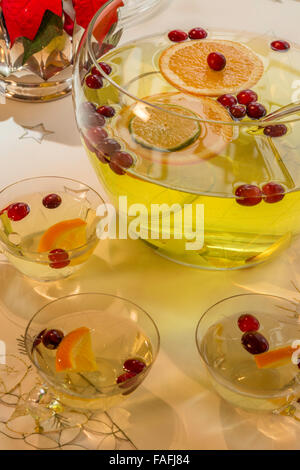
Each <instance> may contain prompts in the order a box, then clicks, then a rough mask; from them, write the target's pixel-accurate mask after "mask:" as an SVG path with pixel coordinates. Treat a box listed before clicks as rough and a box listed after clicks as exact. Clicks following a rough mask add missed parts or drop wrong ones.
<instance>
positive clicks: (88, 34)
mask: <svg viewBox="0 0 300 470" xmlns="http://www.w3.org/2000/svg"><path fill="white" fill-rule="evenodd" d="M115 1H116V0H108V1H107V2H106V3H105V4H104V5H102V7H101V8H99V10H98V11H97V12H96V13H95V15H94V16H93V18H92V20H91V21H90V23H89V26H88V28H87V29H86V31H85V32H84V34H83V36H82V39H81V43H82V42H83V41H84V40H85V39H86V40H87V50H88V54H89V56H90V57H91V59H92V62H93V65H94V66H95V67H96V69H98V71H99V73H100V74H102V75H103V77H104V78H105V79H106V80H107V81H108V82H109V83H110V84H111V85H113V86H114V88H116V89H117V90H118V91H119V92H121V93H122V94H123V95H127V96H128V97H129V98H130V99H132V100H133V101H136V102H139V103H142V105H144V106H149V107H150V108H154V109H157V110H159V111H162V112H164V113H167V114H170V115H173V116H176V117H178V118H181V119H187V120H192V121H196V122H202V123H209V124H218V125H222V126H223V125H225V126H230V127H233V128H234V129H237V128H245V127H250V128H251V127H267V126H270V125H276V124H289V123H294V122H297V121H300V116H298V117H296V116H295V117H294V118H288V119H285V120H282V119H281V120H280V119H278V120H276V119H274V120H269V121H264V118H261V119H257V120H251V119H250V120H246V121H238V120H237V121H235V120H232V121H229V122H228V121H218V120H213V119H202V118H200V117H199V118H197V119H196V118H194V117H192V116H183V115H181V114H179V113H176V112H174V111H169V110H166V109H165V108H163V107H161V106H159V105H157V104H153V103H150V102H148V101H147V100H146V99H141V98H138V97H137V96H135V95H133V94H132V93H129V92H128V91H127V90H125V88H123V87H122V86H120V85H118V84H117V83H116V82H115V81H114V80H113V79H112V78H111V77H109V75H107V74H106V73H105V72H104V70H103V69H102V68H101V67H100V65H99V63H98V61H97V57H96V56H95V52H94V49H93V47H92V36H93V30H94V26H95V24H96V22H97V20H98V19H99V17H100V16H101V14H102V13H103V12H104V13H105V10H106V9H108V7H109V6H110V5H111V4H112V3H113V2H115ZM122 6H124V3H123V5H119V6H118V8H117V14H118V19H119V20H120V19H121V22H122V18H121V14H120V9H121V8H122ZM129 27H130V25H129ZM235 32H238V30H236V31H235ZM165 34H167V32H165ZM253 34H254V33H253ZM149 37H150V36H149ZM298 47H299V45H298Z"/></svg>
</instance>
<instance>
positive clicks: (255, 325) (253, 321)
mask: <svg viewBox="0 0 300 470" xmlns="http://www.w3.org/2000/svg"><path fill="white" fill-rule="evenodd" d="M259 326H260V325H259V321H258V320H257V318H255V317H254V316H253V315H250V314H248V313H246V314H244V315H241V316H240V317H239V319H238V327H239V329H240V330H241V331H243V332H245V331H257V330H259Z"/></svg>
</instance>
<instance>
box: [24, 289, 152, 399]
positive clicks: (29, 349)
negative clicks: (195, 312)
mask: <svg viewBox="0 0 300 470" xmlns="http://www.w3.org/2000/svg"><path fill="white" fill-rule="evenodd" d="M85 295H99V296H101V297H103V296H105V297H111V298H114V299H117V300H120V301H122V303H124V302H125V303H129V304H131V305H133V306H134V307H135V308H137V309H138V310H139V311H140V312H142V313H143V315H145V316H146V318H147V319H148V320H150V323H151V324H152V326H153V327H154V331H155V333H156V337H157V347H156V350H155V351H153V353H154V354H153V359H152V362H151V364H150V365H149V366H146V367H145V368H144V369H143V370H142V372H140V373H139V374H137V377H139V376H140V377H144V376H145V375H146V374H147V373H148V372H149V371H150V369H151V368H152V366H153V364H154V362H155V361H156V358H157V356H158V353H159V351H160V342H161V339H160V332H159V329H158V327H157V325H156V322H155V321H154V320H153V318H152V317H151V315H150V314H149V313H148V312H146V310H144V309H143V308H142V307H140V306H139V305H138V304H137V303H135V302H133V301H132V300H129V299H126V298H125V297H120V296H118V295H115V294H109V293H106V292H80V293H78V294H70V295H65V296H63V297H59V298H57V299H55V300H52V301H51V302H48V303H47V304H45V305H43V306H42V307H41V308H39V309H38V310H37V311H36V312H35V314H34V315H33V316H32V317H31V318H30V320H29V322H28V324H27V326H26V329H25V333H24V345H25V350H26V355H27V357H28V358H29V360H30V362H31V363H32V364H33V365H34V367H35V368H36V369H37V370H38V371H40V372H41V375H42V377H47V378H46V379H45V380H46V381H47V380H48V381H49V383H50V384H51V385H52V386H53V387H57V388H58V389H59V391H62V392H63V393H66V394H67V395H71V396H74V397H77V398H81V397H80V396H79V395H78V394H76V393H72V391H69V390H68V391H66V390H65V389H64V388H63V387H61V386H58V384H57V383H56V382H55V381H54V380H50V379H49V376H48V374H46V373H45V371H44V370H43V369H42V368H41V367H39V366H38V365H37V364H36V363H35V362H34V360H33V358H32V344H33V343H32V340H34V338H30V337H29V329H30V327H31V325H32V323H33V321H34V320H35V318H36V317H37V316H38V315H39V314H40V313H41V311H42V310H44V309H45V308H47V307H49V306H50V305H52V304H54V303H56V302H59V301H61V300H66V299H69V298H73V297H78V296H85ZM134 379H135V376H134V377H131V378H129V379H127V380H125V381H124V382H122V385H123V384H130V383H134ZM115 387H118V384H117V383H115V384H111V385H105V386H104V387H101V390H112V389H114V388H115ZM82 398H83V399H89V398H88V397H82ZM94 398H95V399H96V396H95V397H94Z"/></svg>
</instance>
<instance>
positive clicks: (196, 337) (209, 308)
mask: <svg viewBox="0 0 300 470" xmlns="http://www.w3.org/2000/svg"><path fill="white" fill-rule="evenodd" d="M246 296H249V297H250V296H260V297H269V298H271V297H272V298H275V299H277V300H281V301H285V302H290V303H291V304H294V305H297V304H298V302H295V301H293V300H292V299H288V298H286V297H282V296H280V295H275V294H265V293H263V292H247V293H243V294H235V295H231V296H229V297H224V298H223V299H221V300H218V302H215V303H214V304H213V305H211V306H210V307H208V308H207V309H206V310H205V311H204V313H202V315H201V317H200V319H199V320H198V323H197V326H196V330H195V342H196V347H197V351H198V353H199V356H200V357H201V359H202V360H203V361H204V362H205V364H206V365H207V367H209V368H211V366H210V364H209V363H208V362H207V360H206V359H205V357H204V356H203V354H202V352H201V345H200V341H199V340H198V332H199V329H200V325H201V324H202V322H203V320H204V318H206V316H207V314H208V313H209V312H210V311H211V310H212V309H213V308H215V307H216V306H217V305H219V304H222V303H224V302H227V301H228V300H232V299H236V298H238V297H246ZM287 323H290V322H287Z"/></svg>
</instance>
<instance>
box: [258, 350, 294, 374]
mask: <svg viewBox="0 0 300 470" xmlns="http://www.w3.org/2000/svg"><path fill="white" fill-rule="evenodd" d="M294 351H295V349H293V348H292V347H291V346H285V347H283V348H279V349H273V351H268V352H265V353H263V354H258V355H257V356H255V357H254V359H255V362H256V365H257V367H258V368H259V369H266V368H268V369H270V368H276V367H280V366H284V365H286V364H288V363H289V362H291V358H292V354H293V352H294Z"/></svg>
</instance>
